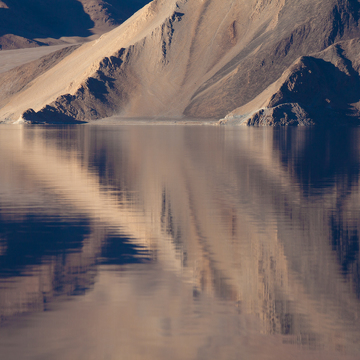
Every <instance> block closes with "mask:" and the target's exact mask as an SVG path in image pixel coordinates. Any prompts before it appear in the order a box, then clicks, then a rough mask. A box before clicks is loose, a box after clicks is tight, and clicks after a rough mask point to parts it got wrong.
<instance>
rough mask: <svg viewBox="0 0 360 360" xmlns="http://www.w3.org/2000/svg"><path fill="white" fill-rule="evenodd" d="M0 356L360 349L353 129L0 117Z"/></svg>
mask: <svg viewBox="0 0 360 360" xmlns="http://www.w3.org/2000/svg"><path fill="white" fill-rule="evenodd" d="M0 130H1V131H0V359H1V360H13V359H14V360H15V359H16V360H18V359H31V360H35V359H36V360H37V359H51V360H58V359H59V360H60V359H61V360H63V359H64V360H65V359H66V360H68V359H74V360H77V359H84V360H85V359H86V360H89V359H94V360H99V359H106V360H109V359H116V360H118V359H126V360H128V359H157V360H161V359H169V358H171V359H246V360H247V359H359V358H360V322H359V318H360V255H359V227H360V201H359V200H360V190H359V175H360V148H359V140H360V130H359V129H356V128H355V129H345V128H344V129H336V130H327V129H316V128H312V129H295V128H294V129H292V128H289V129H251V128H223V127H215V126H113V127H110V126H109V127H102V126H94V127H91V126H83V127H62V128H56V127H46V128H45V127H44V128H41V127H17V126H3V127H2V128H1V129H0Z"/></svg>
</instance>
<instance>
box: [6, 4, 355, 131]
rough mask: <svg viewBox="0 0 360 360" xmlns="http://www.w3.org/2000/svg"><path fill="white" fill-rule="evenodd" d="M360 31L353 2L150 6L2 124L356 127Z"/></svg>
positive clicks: (12, 102)
mask: <svg viewBox="0 0 360 360" xmlns="http://www.w3.org/2000/svg"><path fill="white" fill-rule="evenodd" d="M84 8H85V5H84ZM358 20H359V2H358V1H357V0H319V1H316V2H314V1H310V0H293V1H285V0H276V1H270V0H250V1H245V0H236V1H232V0H222V1H220V0H207V1H204V2H200V1H195V0H189V1H185V0H182V1H175V0H169V1H164V0H155V1H153V2H152V3H151V4H149V5H148V6H145V7H144V8H143V9H142V10H141V11H139V12H138V13H136V14H135V15H134V16H133V17H131V19H129V21H128V22H126V23H125V24H123V25H122V26H120V27H118V28H116V29H114V30H113V31H111V32H109V33H108V34H106V36H105V35H104V36H103V37H102V38H101V39H99V40H97V41H95V42H94V43H91V44H86V45H84V46H82V47H81V48H79V49H78V50H76V51H75V52H74V53H72V54H71V55H69V56H68V57H66V58H64V59H63V60H62V61H61V62H59V63H58V64H57V65H56V66H54V67H53V68H52V69H50V70H48V71H47V72H46V74H45V76H42V77H41V78H39V79H36V80H35V81H34V82H33V83H32V85H31V87H30V88H29V89H28V90H25V91H21V92H19V93H17V94H16V95H15V96H13V97H12V98H11V99H9V101H8V104H7V105H5V106H4V107H3V108H2V109H1V110H0V116H1V117H2V118H5V119H8V120H9V121H16V120H18V119H19V120H20V121H30V122H56V121H59V122H64V121H65V122H66V121H73V120H74V119H75V120H79V121H87V120H94V119H99V118H103V117H108V116H112V115H120V116H124V117H182V116H184V115H185V116H187V117H196V118H221V117H224V116H225V115H227V114H228V115H227V116H226V118H225V119H224V120H223V121H222V123H223V124H225V123H226V124H248V125H292V124H293V125H310V124H314V123H322V124H328V123H331V124H333V123H357V122H358V118H359V108H360V105H359V100H360V99H359V97H358V93H359V91H358V90H359V89H360V81H359V69H360V66H359V64H360V58H359V55H358V54H359V51H358V50H359V48H360V45H359V37H360V28H359V24H358ZM59 74H61V76H59ZM45 89H46V91H45ZM34 93H35V94H37V95H36V98H34V96H33V94H34ZM19 104H20V105H19ZM234 109H235V110H234Z"/></svg>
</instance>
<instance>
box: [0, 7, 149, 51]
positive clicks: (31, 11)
mask: <svg viewBox="0 0 360 360" xmlns="http://www.w3.org/2000/svg"><path fill="white" fill-rule="evenodd" d="M147 2H148V1H147V0H133V1H124V0H110V1H107V2H105V1H102V0H81V1H78V0H62V1H56V0H50V1H48V0H3V1H0V49H3V50H5V49H12V48H19V47H33V46H38V45H42V44H44V42H45V43H48V42H49V41H50V40H43V42H41V40H35V39H41V38H43V39H46V38H52V39H59V38H61V37H74V36H76V37H88V36H90V35H92V34H93V33H94V30H95V31H102V32H104V31H108V30H110V29H112V28H114V27H115V26H117V25H119V24H121V23H122V22H123V21H125V20H126V19H127V18H128V17H130V16H131V15H132V14H133V13H134V12H135V11H137V10H138V9H140V8H141V7H142V6H144V5H145V4H146V3H147ZM50 42H51V41H50Z"/></svg>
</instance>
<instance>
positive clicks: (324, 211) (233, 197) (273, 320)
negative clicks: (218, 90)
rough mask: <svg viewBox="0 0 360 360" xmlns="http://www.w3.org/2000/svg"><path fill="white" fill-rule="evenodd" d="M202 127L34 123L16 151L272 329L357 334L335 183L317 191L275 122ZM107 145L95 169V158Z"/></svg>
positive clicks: (84, 208) (102, 217)
mask: <svg viewBox="0 0 360 360" xmlns="http://www.w3.org/2000/svg"><path fill="white" fill-rule="evenodd" d="M197 130H200V129H194V130H193V129H192V130H191V132H192V137H188V135H189V133H188V129H187V130H184V129H182V128H177V129H176V130H175V129H168V130H166V131H165V130H161V128H160V129H159V128H157V129H149V128H146V130H144V129H142V128H136V127H134V128H131V129H129V128H126V130H124V132H122V131H118V130H117V131H114V132H109V131H107V132H106V131H102V130H99V129H92V128H80V129H76V130H75V129H74V130H72V131H70V130H69V133H71V134H72V136H74V135H73V132H75V134H77V136H78V137H79V138H81V141H80V142H79V143H80V145H79V144H78V145H77V147H76V146H75V148H74V147H72V150H71V151H65V150H64V149H63V148H62V145H61V144H57V145H53V144H52V143H51V141H48V142H46V140H45V139H44V137H43V136H44V134H46V132H44V133H42V131H41V130H39V131H36V130H31V132H33V133H35V134H36V136H34V138H33V139H26V141H24V142H23V144H22V146H23V148H22V151H19V149H17V148H16V146H14V149H13V154H15V155H14V157H15V159H16V162H18V163H20V164H22V165H23V166H24V168H26V169H27V171H28V172H30V173H32V176H33V177H36V178H38V179H40V180H39V181H40V182H41V184H42V186H44V187H46V188H47V189H49V191H51V192H52V193H53V194H55V195H56V196H57V197H58V198H60V199H61V201H63V202H64V203H66V204H69V205H71V206H73V207H75V208H76V209H78V210H79V212H81V213H84V214H86V216H87V217H88V218H90V219H92V220H93V221H96V222H100V223H102V224H104V226H106V227H109V228H110V229H111V231H112V233H114V234H118V235H121V234H124V233H125V234H128V236H129V242H131V244H133V245H134V246H138V247H141V246H142V247H143V248H144V249H148V250H149V251H150V253H152V254H156V257H157V261H158V262H159V264H161V265H162V266H164V268H167V269H174V270H176V273H177V274H179V275H182V276H183V279H185V280H186V281H191V282H192V285H193V287H194V296H198V295H199V291H200V290H201V291H205V292H208V293H210V294H216V295H217V296H220V297H221V298H222V299H229V300H231V301H233V302H234V304H235V301H236V303H238V304H240V305H239V306H240V307H241V309H240V310H241V311H242V312H245V313H252V314H256V315H257V316H258V317H259V318H260V319H262V320H263V323H264V329H263V331H264V332H268V333H281V334H287V335H291V337H289V341H294V342H298V343H301V344H307V345H308V346H312V344H313V343H314V342H316V341H317V340H318V339H320V338H321V339H322V341H323V342H324V343H326V344H328V345H329V346H330V347H336V346H337V345H338V344H340V343H341V342H351V341H350V340H349V338H345V339H342V338H336V336H335V334H336V333H337V332H338V331H340V332H341V333H345V334H348V332H347V331H348V329H349V327H348V324H349V323H351V321H350V320H351V319H354V318H357V316H358V314H359V305H358V302H357V301H356V298H355V297H352V294H351V292H350V290H351V288H350V286H349V284H347V283H344V281H343V279H341V278H340V277H339V274H338V270H339V266H338V263H337V262H336V259H335V258H334V256H333V252H332V249H331V246H330V243H329V238H330V228H329V222H328V221H327V220H328V219H329V214H331V213H332V212H331V211H332V209H333V206H332V205H333V204H334V201H336V194H334V192H333V191H327V192H326V193H325V194H323V195H322V197H320V195H319V194H318V196H317V197H313V198H312V199H311V200H314V201H315V202H314V203H313V204H312V203H310V201H309V198H308V197H304V196H303V194H302V191H301V188H300V187H299V186H298V185H297V184H296V183H295V184H294V182H293V180H292V177H291V174H290V175H289V173H290V172H291V171H292V169H291V168H289V169H286V167H284V166H283V164H282V163H281V162H279V161H278V158H277V155H278V154H277V153H276V151H275V150H274V143H273V141H272V140H273V138H272V135H273V133H272V132H271V131H269V130H267V131H261V132H260V131H257V129H254V130H251V131H246V132H243V131H234V132H228V131H225V130H223V129H213V128H211V129H208V128H205V129H201V136H200V135H199V133H198V134H197V135H196V132H197ZM94 134H96V136H97V139H96V145H93V143H92V141H89V139H91V138H92V137H93V136H94ZM73 141H74V142H75V141H76V136H75V139H74V140H73ZM70 142H71V141H70ZM190 145H191V146H190ZM0 146H1V142H0ZM81 146H84V148H85V146H86V149H85V150H84V151H83V155H82V156H81V155H79V154H81V153H82V151H81ZM101 148H102V149H104V150H103V151H102V153H101V159H102V160H101V161H103V162H105V163H106V166H104V165H102V166H103V167H102V170H101V171H98V170H97V167H96V166H97V165H96V166H94V163H93V162H92V161H93V160H91V161H90V160H88V159H95V158H96V155H95V154H96V153H97V150H98V149H101ZM96 161H99V160H96ZM44 164H47V165H44ZM117 164H119V165H117ZM107 169H111V173H113V174H114V178H113V179H112V174H109V172H108V170H107ZM60 175H61V176H60ZM99 184H101V185H99ZM117 187H118V188H120V189H121V191H120V192H116V188H117ZM356 191H357V189H356ZM353 196H354V199H355V198H356V197H357V192H355V190H354V195H353ZM322 202H324V204H325V206H318V205H319V204H320V205H321V204H322ZM345 205H346V204H345ZM353 206H355V205H353ZM345 210H346V207H344V208H343V210H342V211H343V213H344V214H345V212H346V211H345ZM185 259H186V261H185ZM319 298H320V299H321V301H320V302H319V303H318V302H317V301H316V299H319ZM320 307H321V308H320ZM340 309H341V310H340ZM344 318H345V321H344ZM349 319H350V320H349ZM348 321H349V322H348ZM324 324H326V326H324ZM344 329H346V330H344ZM355 330H356V331H358V329H357V328H356V329H355ZM346 336H348V335H346ZM349 336H350V335H349ZM334 337H335V340H334V341H333V340H332V338H334ZM350 337H351V336H350ZM315 340H316V341H315Z"/></svg>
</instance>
